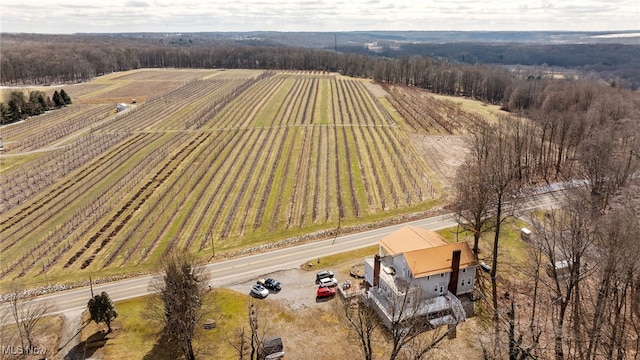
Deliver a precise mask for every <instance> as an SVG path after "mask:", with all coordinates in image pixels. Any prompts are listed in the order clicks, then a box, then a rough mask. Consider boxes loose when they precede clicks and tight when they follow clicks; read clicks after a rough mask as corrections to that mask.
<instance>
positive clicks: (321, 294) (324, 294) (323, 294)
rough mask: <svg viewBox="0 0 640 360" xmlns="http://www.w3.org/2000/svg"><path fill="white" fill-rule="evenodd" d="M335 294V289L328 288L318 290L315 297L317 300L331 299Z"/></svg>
mask: <svg viewBox="0 0 640 360" xmlns="http://www.w3.org/2000/svg"><path fill="white" fill-rule="evenodd" d="M335 294H336V289H333V288H330V287H321V288H318V292H317V296H318V297H319V298H325V297H331V296H333V295H335Z"/></svg>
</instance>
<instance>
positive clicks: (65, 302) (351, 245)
mask: <svg viewBox="0 0 640 360" xmlns="http://www.w3.org/2000/svg"><path fill="white" fill-rule="evenodd" d="M555 203H557V200H556V199H555V198H554V197H553V195H551V194H543V195H538V196H535V197H534V198H532V200H529V201H528V202H527V203H525V204H524V206H523V208H524V209H525V210H526V209H533V208H540V207H549V206H552V205H553V204H555ZM456 224H457V223H456V222H455V221H454V217H453V215H452V214H446V215H441V216H436V217H432V218H427V219H422V220H416V221H411V222H407V223H403V224H398V225H393V226H388V227H384V228H380V229H375V230H370V231H365V232H362V233H356V234H350V235H345V236H340V237H338V238H336V239H335V240H334V239H328V240H322V241H318V242H313V243H308V244H302V245H297V246H293V247H289V248H284V249H278V250H273V251H269V252H264V253H260V254H255V255H250V256H245V257H241V258H237V259H232V260H225V261H220V262H216V263H212V264H209V265H207V269H208V270H209V272H210V273H211V279H212V283H211V285H212V286H213V287H227V286H230V285H233V284H237V283H241V282H245V281H248V280H250V279H252V278H255V277H258V276H260V275H262V274H267V273H271V272H274V271H277V270H286V269H291V268H297V267H299V266H300V265H301V264H302V263H304V262H305V261H315V260H316V259H317V258H322V257H324V256H329V255H332V254H337V253H341V252H345V251H350V250H355V249H359V248H363V247H366V246H370V245H374V244H376V242H377V241H378V240H379V239H381V238H382V237H384V236H386V235H388V234H390V233H391V232H393V231H395V230H397V229H399V228H400V227H402V226H405V225H412V226H416V227H421V228H425V229H429V230H440V229H444V228H448V227H453V226H456ZM152 280H153V276H144V277H139V278H133V279H128V280H122V281H116V282H112V283H106V284H99V285H94V286H93V291H94V293H96V294H97V293H100V292H101V291H106V292H107V293H108V294H109V297H111V299H112V300H113V301H118V300H125V299H130V298H135V297H139V296H143V295H147V294H148V293H149V284H150V283H151V281H152ZM90 297H91V292H90V288H89V287H83V288H79V289H75V290H69V291H64V292H60V293H55V294H52V295H47V296H42V297H39V298H37V299H35V300H34V301H46V302H49V303H50V304H52V309H51V311H50V312H49V314H59V313H66V312H74V311H77V310H81V309H84V308H85V307H86V306H87V302H88V301H89V298H90ZM4 306H6V305H4ZM4 306H2V307H0V311H1V310H2V308H3V307H4Z"/></svg>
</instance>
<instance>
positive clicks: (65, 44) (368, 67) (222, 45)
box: [0, 34, 632, 111]
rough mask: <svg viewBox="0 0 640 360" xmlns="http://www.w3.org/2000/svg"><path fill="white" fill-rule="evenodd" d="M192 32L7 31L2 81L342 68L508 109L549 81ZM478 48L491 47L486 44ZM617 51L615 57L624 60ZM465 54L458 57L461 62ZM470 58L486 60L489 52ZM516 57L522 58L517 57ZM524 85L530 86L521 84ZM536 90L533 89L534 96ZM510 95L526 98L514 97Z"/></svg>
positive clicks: (618, 81) (422, 59)
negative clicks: (185, 37)
mask: <svg viewBox="0 0 640 360" xmlns="http://www.w3.org/2000/svg"><path fill="white" fill-rule="evenodd" d="M194 39H195V40H194ZM194 39H189V41H168V40H164V39H163V38H158V37H148V38H147V37H143V36H137V37H134V36H133V35H126V34H122V35H120V36H107V35H103V36H100V35H28V34H5V35H3V37H2V39H1V41H2V58H1V67H0V83H2V84H4V85H27V84H52V83H68V82H82V81H87V80H90V79H91V78H93V77H95V76H99V75H103V74H107V73H111V72H116V71H124V70H131V69H137V68H163V67H172V68H229V69H233V68H242V69H280V70H312V71H317V70H320V71H340V72H342V73H343V74H345V75H348V76H353V77H364V78H372V79H374V80H375V81H381V82H388V83H400V84H406V85H411V86H417V87H421V88H426V89H429V90H431V91H433V92H435V93H438V94H446V95H460V96H466V97H471V98H474V99H478V100H481V101H485V102H488V103H491V104H500V105H503V106H504V107H505V109H507V110H510V111H513V110H514V108H513V105H516V106H522V107H528V106H529V104H530V102H529V100H528V99H526V97H525V98H523V96H524V94H526V93H527V91H528V92H531V91H533V90H536V89H539V88H541V86H540V85H533V84H536V81H535V80H538V83H539V82H543V83H546V82H547V81H548V80H549V79H550V78H551V76H553V75H552V74H548V73H545V72H544V69H542V68H539V69H535V70H529V69H527V70H521V71H509V70H507V69H506V68H504V67H499V66H495V65H483V64H481V63H479V62H478V63H476V64H474V65H470V64H465V63H464V62H452V61H449V60H445V59H444V58H442V57H437V56H434V57H428V56H425V55H428V54H427V53H425V54H419V55H401V56H399V57H391V56H392V55H393V54H389V56H372V55H370V54H366V53H364V54H363V53H356V52H355V50H356V49H352V48H348V47H344V48H343V50H347V51H349V52H346V51H341V52H339V53H337V54H336V53H334V52H333V51H328V50H319V49H310V48H292V47H284V46H269V45H265V44H264V43H260V42H257V43H251V42H249V43H248V44H247V43H236V42H232V41H226V40H215V39H214V40H211V39H209V38H203V39H200V40H199V39H198V38H197V37H195V38H194ZM205 39H206V40H205ZM25 40H28V41H25ZM451 46H454V45H451ZM460 46H462V45H460ZM483 49H484V48H483ZM492 49H494V50H495V48H492ZM521 49H522V46H515V45H514V46H508V47H507V46H501V47H500V51H499V52H500V54H503V58H504V57H505V56H516V55H511V53H512V52H513V53H517V54H520V53H522V51H523V50H521ZM536 49H537V48H536ZM554 49H556V48H554ZM615 49H618V48H615ZM622 49H623V50H624V51H622V50H620V51H618V52H622V53H623V54H627V53H628V52H629V51H630V50H629V47H623V48H622ZM461 51H462V50H461ZM469 51H471V50H469ZM483 51H484V52H483V53H487V52H488V50H486V49H485V50H483ZM416 52H418V51H417V50H416ZM583 52H584V51H582V52H580V53H583ZM474 54H475V53H474ZM504 54H506V55H504ZM552 55H553V54H548V56H552ZM396 56H397V55H396ZM452 56H453V55H452ZM461 56H462V55H461ZM477 56H480V55H477ZM558 56H559V55H558ZM620 57H621V56H618V57H616V59H617V60H616V62H620V61H622V60H621V59H620ZM465 59H466V58H465ZM465 59H462V60H464V61H466V60H465ZM474 59H475V60H474V61H486V62H491V59H489V58H488V57H487V56H482V57H476V58H474ZM514 59H519V58H518V57H517V56H516V57H515V58H514ZM453 61H459V60H455V59H454V60H453ZM514 61H515V60H514ZM612 61H613V60H612ZM494 62H495V61H494ZM504 62H505V63H507V61H504ZM523 63H526V62H523ZM617 65H621V64H617ZM580 78H581V79H587V80H599V77H598V76H597V74H596V73H588V74H587V73H582V74H580ZM608 82H609V83H610V84H612V85H615V86H617V87H621V86H627V87H629V86H631V85H632V84H631V83H630V82H629V81H628V80H625V79H624V78H614V79H610V81H608ZM523 88H525V89H527V90H526V91H523V90H522V89H523ZM535 95H536V94H533V93H531V96H535ZM512 96H515V97H519V98H521V99H522V100H523V101H520V102H512Z"/></svg>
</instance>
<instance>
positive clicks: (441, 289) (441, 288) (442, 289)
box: [440, 286, 444, 294]
mask: <svg viewBox="0 0 640 360" xmlns="http://www.w3.org/2000/svg"><path fill="white" fill-rule="evenodd" d="M443 291H444V288H443V287H442V286H440V294H442V292H443Z"/></svg>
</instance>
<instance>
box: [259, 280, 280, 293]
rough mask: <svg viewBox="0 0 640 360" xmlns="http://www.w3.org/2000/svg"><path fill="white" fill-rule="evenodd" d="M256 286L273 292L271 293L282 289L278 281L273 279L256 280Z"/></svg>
mask: <svg viewBox="0 0 640 360" xmlns="http://www.w3.org/2000/svg"><path fill="white" fill-rule="evenodd" d="M258 284H260V285H262V286H264V287H266V288H267V289H269V290H273V291H280V289H282V285H281V284H280V282H279V281H277V280H274V279H266V280H265V279H260V280H258Z"/></svg>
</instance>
